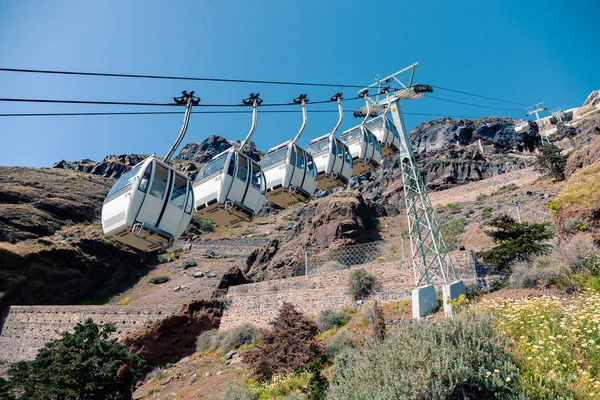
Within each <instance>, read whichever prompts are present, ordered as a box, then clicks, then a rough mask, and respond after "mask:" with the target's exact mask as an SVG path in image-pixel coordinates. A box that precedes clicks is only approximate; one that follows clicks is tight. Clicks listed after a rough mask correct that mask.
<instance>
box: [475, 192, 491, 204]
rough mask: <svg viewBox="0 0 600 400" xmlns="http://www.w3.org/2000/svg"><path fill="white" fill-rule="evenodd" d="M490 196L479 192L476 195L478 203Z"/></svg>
mask: <svg viewBox="0 0 600 400" xmlns="http://www.w3.org/2000/svg"><path fill="white" fill-rule="evenodd" d="M488 197H490V196H488V195H487V194H478V195H477V197H475V201H476V202H478V203H481V202H483V201H484V200H485V199H487V198H488Z"/></svg>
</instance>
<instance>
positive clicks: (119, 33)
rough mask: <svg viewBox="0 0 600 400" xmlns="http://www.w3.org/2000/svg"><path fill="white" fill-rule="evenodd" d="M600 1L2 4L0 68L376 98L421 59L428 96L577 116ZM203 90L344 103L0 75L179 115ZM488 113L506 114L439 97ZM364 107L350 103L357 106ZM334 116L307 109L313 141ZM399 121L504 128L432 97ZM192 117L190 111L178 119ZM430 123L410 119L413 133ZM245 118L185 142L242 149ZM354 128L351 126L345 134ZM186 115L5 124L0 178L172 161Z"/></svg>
mask: <svg viewBox="0 0 600 400" xmlns="http://www.w3.org/2000/svg"><path fill="white" fill-rule="evenodd" d="M598 15H600V3H599V2H598V1H597V0H579V1H573V2H570V4H568V3H567V2H564V1H554V0H547V1H523V0H520V1H516V0H515V1H513V0H485V1H483V0H477V1H475V0H461V1H441V0H440V1H433V0H431V1H426V0H423V1H419V2H415V1H410V2H409V1H400V0H396V1H370V2H362V1H361V2H359V1H356V2H354V1H348V0H346V1H324V0H321V1H316V0H307V1H301V2H300V1H294V2H292V1H281V0H279V1H243V0H239V1H226V0H222V1H206V0H204V1H201V0H198V1H186V0H179V1H169V2H167V1H153V0H144V1H142V0H139V1H135V0H129V1H122V0H114V1H111V0H103V1H98V2H92V1H76V0H70V1H67V0H52V1H49V0H47V1H41V0H39V1H34V0H23V1H16V0H0V67H3V68H26V69H27V68H29V69H54V70H80V71H97V72H116V73H134V74H157V75H159V74H164V75H179V76H199V77H215V78H239V79H260V80H284V81H285V80H291V81H304V82H325V83H341V84H356V85H363V84H364V85H368V84H370V83H372V82H373V80H374V78H375V76H376V75H377V74H379V75H381V76H384V75H387V74H390V73H392V72H395V71H396V70H398V69H400V68H403V67H405V66H407V65H409V64H412V63H413V62H417V61H418V62H419V63H420V66H419V68H418V69H417V74H416V80H417V81H419V82H420V83H426V84H431V85H437V86H441V87H446V88H452V89H457V90H463V91H467V92H471V93H478V94H482V95H486V96H491V97H497V98H502V99H507V100H512V101H515V102H519V103H527V104H530V103H534V102H538V101H543V100H545V101H546V102H547V104H548V106H549V107H563V108H569V107H573V106H579V105H581V104H582V102H583V101H584V100H585V98H586V96H587V95H588V94H589V93H590V92H591V91H592V90H595V89H600V75H599V74H598V72H597V71H598V65H600V52H598V38H597V16H598ZM184 89H187V90H195V91H196V93H197V94H198V95H199V96H200V97H201V98H202V102H203V103H205V104H217V103H220V104H233V103H238V102H239V101H240V100H241V99H242V98H244V97H246V96H247V95H248V94H249V93H250V92H260V93H261V97H262V98H263V99H264V101H265V103H274V102H275V103H280V102H288V101H290V100H291V99H292V98H294V97H296V96H297V95H298V94H299V93H307V94H308V97H309V98H310V99H311V100H313V101H317V100H324V99H326V98H329V96H330V95H332V94H333V93H335V92H337V91H343V92H344V96H345V97H347V98H349V97H354V96H356V91H355V90H354V89H338V88H335V87H332V88H314V87H309V88H303V87H292V86H270V85H256V84H254V85H251V84H222V83H209V82H187V81H160V80H145V79H125V78H101V77H73V76H51V75H34V74H16V73H8V72H0V97H3V98H40V99H43V98H47V99H71V100H108V101H111V100H114V101H131V102H157V103H162V102H169V101H170V100H171V99H172V97H173V96H175V95H177V94H179V93H180V92H181V90H184ZM434 95H436V96H439V97H443V98H447V99H453V100H458V101H464V102H471V103H476V104H480V105H492V106H497V107H506V108H519V106H514V105H510V104H504V103H496V102H493V101H488V100H484V99H479V98H474V97H467V96H462V95H459V94H456V93H450V92H444V91H438V92H436V93H434ZM360 105H361V104H359V103H357V102H354V103H350V102H348V103H346V104H345V107H346V108H347V109H353V108H357V107H358V106H360ZM311 108H312V109H313V110H314V109H333V108H335V107H334V106H333V105H324V106H322V105H314V106H312V107H311V106H310V103H309V121H308V125H307V129H306V131H305V133H304V136H303V138H302V139H301V143H302V144H306V143H308V141H309V140H310V139H311V138H313V137H315V136H319V135H322V134H324V133H326V132H328V131H329V130H330V129H331V128H332V127H333V126H334V125H335V122H336V119H337V116H336V115H335V114H312V115H311V114H310V109H311ZM403 109H404V111H406V112H414V113H433V114H441V115H466V116H473V117H477V116H484V115H504V116H512V117H517V116H520V115H521V114H522V113H521V112H520V111H503V110H494V109H483V108H476V107H471V106H466V105H461V104H455V103H449V102H443V101H439V100H434V99H421V100H418V101H413V102H406V103H405V104H404V106H403ZM154 110H155V109H154V108H152V109H148V107H145V108H142V107H124V106H81V105H68V104H61V105H56V104H51V105H50V104H30V103H5V102H0V113H13V112H16V113H21V112H22V113H32V112H85V111H154ZM182 111H183V110H182ZM426 119H432V117H423V116H406V123H407V125H408V127H409V128H410V127H414V126H415V125H416V124H418V123H420V122H422V121H423V120H426ZM249 122H250V116H249V115H199V114H195V115H193V116H192V118H191V121H190V128H189V130H188V135H187V137H186V139H185V140H184V143H187V142H190V141H200V140H203V139H204V138H206V137H207V136H208V135H210V134H213V133H217V134H220V135H223V136H225V137H227V138H228V139H231V140H236V139H243V137H244V136H245V135H246V132H247V130H248V128H249ZM300 122H301V116H300V112H299V110H298V113H297V114H262V115H259V123H258V129H257V131H256V135H255V138H254V139H255V141H256V143H257V145H258V147H259V148H261V149H263V150H266V149H268V148H269V147H272V146H275V145H277V144H278V143H280V142H283V141H285V140H287V139H289V138H291V137H292V136H293V135H294V134H295V133H296V131H297V129H298V128H299V126H300ZM356 123H358V121H357V120H354V119H353V118H352V116H351V114H350V115H346V118H345V120H344V123H343V125H342V128H344V129H347V128H349V127H351V126H352V125H354V124H356ZM180 125H181V116H180V115H167V116H95V117H36V118H34V117H28V118H25V117H18V118H14V117H11V118H9V117H0V139H1V143H2V144H1V145H0V165H24V166H35V167H40V166H51V165H52V163H54V162H55V161H58V160H61V159H66V160H79V159H83V158H91V159H93V160H100V159H102V158H103V157H104V156H106V155H108V154H125V153H153V152H156V153H157V154H158V155H164V154H165V153H166V151H167V150H168V148H169V147H170V145H171V143H172V142H173V140H174V139H175V137H176V135H177V133H178V131H179V128H180Z"/></svg>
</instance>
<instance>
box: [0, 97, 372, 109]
mask: <svg viewBox="0 0 600 400" xmlns="http://www.w3.org/2000/svg"><path fill="white" fill-rule="evenodd" d="M359 99H360V100H362V97H352V98H348V99H344V100H343V101H352V100H359ZM2 101H4V102H13V103H58V104H87V105H118V106H155V107H173V106H177V104H173V103H143V102H125V101H101V100H56V99H17V98H0V102H2ZM325 103H331V99H328V100H322V101H312V102H310V104H325ZM294 105H295V104H294V103H293V102H290V103H273V104H261V107H283V106H294ZM241 106H243V104H204V103H200V104H198V105H197V106H196V107H241Z"/></svg>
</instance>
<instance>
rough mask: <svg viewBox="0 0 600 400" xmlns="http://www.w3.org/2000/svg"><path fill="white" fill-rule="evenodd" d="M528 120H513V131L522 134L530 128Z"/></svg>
mask: <svg viewBox="0 0 600 400" xmlns="http://www.w3.org/2000/svg"><path fill="white" fill-rule="evenodd" d="M530 128H531V127H530V122H529V121H527V120H519V121H517V122H515V132H516V133H518V134H520V135H522V134H525V133H527V132H529V130H530Z"/></svg>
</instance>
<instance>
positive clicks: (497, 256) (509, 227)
mask: <svg viewBox="0 0 600 400" xmlns="http://www.w3.org/2000/svg"><path fill="white" fill-rule="evenodd" d="M488 226H490V227H492V228H495V229H493V230H486V231H485V234H486V235H488V236H490V237H491V238H492V239H494V242H495V243H498V245H497V246H495V247H493V248H491V249H490V250H488V251H486V252H484V253H483V261H484V262H486V263H490V264H495V265H496V266H497V267H498V269H499V270H505V269H508V267H509V266H510V264H511V263H512V262H514V261H528V260H529V259H530V258H531V257H532V256H534V255H537V254H544V253H547V252H548V251H549V250H550V249H551V247H552V246H551V245H549V244H547V243H543V242H544V241H545V240H548V239H551V238H552V237H553V236H554V232H552V230H551V229H550V224H549V223H541V224H537V223H530V222H524V223H518V222H516V221H515V220H514V218H512V217H509V216H508V215H500V216H498V217H496V218H494V219H492V220H491V221H490V222H489V223H488Z"/></svg>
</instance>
